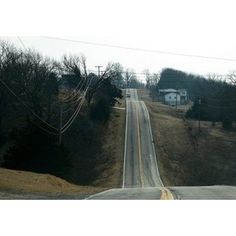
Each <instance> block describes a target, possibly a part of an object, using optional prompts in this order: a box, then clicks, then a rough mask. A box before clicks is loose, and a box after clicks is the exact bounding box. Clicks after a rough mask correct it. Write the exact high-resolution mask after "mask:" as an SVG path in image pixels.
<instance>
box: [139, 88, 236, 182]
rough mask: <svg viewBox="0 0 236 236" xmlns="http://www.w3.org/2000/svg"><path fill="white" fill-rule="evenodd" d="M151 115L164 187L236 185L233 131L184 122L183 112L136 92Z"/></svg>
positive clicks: (142, 91)
mask: <svg viewBox="0 0 236 236" xmlns="http://www.w3.org/2000/svg"><path fill="white" fill-rule="evenodd" d="M139 94H140V97H141V99H143V100H144V101H145V103H146V105H147V107H148V110H149V112H150V118H151V124H152V129H153V136H154V140H155V146H156V151H157V154H158V161H159V168H160V173H161V176H162V179H163V181H164V183H165V185H208V184H226V185H236V172H235V167H236V156H235V155H236V154H235V153H236V132H232V131H231V132H230V131H225V130H223V129H222V127H221V124H220V123H217V124H216V126H215V127H213V126H211V123H210V122H201V133H200V134H199V133H198V122H197V121H193V120H186V119H184V114H185V111H186V109H185V108H180V109H178V110H176V108H172V107H169V106H166V105H163V104H161V103H158V102H151V99H150V98H149V97H147V95H148V91H147V90H141V91H139Z"/></svg>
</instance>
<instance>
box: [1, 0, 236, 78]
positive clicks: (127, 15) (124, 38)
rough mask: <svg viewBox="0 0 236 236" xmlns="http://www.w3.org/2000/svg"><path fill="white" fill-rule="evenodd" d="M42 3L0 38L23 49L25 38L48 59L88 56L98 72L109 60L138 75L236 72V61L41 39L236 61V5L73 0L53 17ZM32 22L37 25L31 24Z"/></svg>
mask: <svg viewBox="0 0 236 236" xmlns="http://www.w3.org/2000/svg"><path fill="white" fill-rule="evenodd" d="M40 3H41V4H39V3H37V4H32V3H31V4H28V6H27V7H28V8H27V9H25V11H26V14H20V17H19V18H17V14H19V13H18V12H17V11H16V12H15V14H16V17H15V19H17V21H16V20H15V21H14V20H13V22H10V23H8V25H9V27H8V28H7V30H5V29H3V33H1V35H10V36H12V37H1V38H2V39H3V38H4V39H7V40H10V41H12V42H13V43H15V45H17V46H19V47H22V45H21V44H20V43H19V41H18V40H17V38H16V37H14V36H21V39H22V41H23V42H24V44H25V46H26V47H33V48H35V49H37V50H38V51H40V52H42V53H43V54H44V55H48V56H52V57H55V58H58V59H59V58H61V56H62V55H63V54H64V53H75V54H77V53H83V54H84V55H85V56H86V57H87V62H88V66H89V69H95V67H94V66H95V65H103V66H104V67H105V65H106V64H107V62H109V61H113V62H120V63H121V64H122V65H123V66H124V67H129V68H133V69H134V70H135V71H136V72H142V71H143V70H144V69H149V70H150V71H151V72H159V71H160V70H161V69H162V68H165V67H172V68H176V69H180V70H183V71H187V72H193V73H197V74H208V73H219V74H227V73H228V72H229V71H231V70H234V69H236V61H233V62H230V61H223V60H222V61H221V60H210V59H202V58H191V57H181V56H173V55H163V54H157V53H147V52H139V51H130V50H124V49H116V48H106V47H98V46H92V45H85V44H80V43H73V42H63V41H59V40H51V39H46V38H41V37H37V36H39V35H45V36H46V35H47V36H55V37H61V38H66V39H74V40H83V41H89V42H95V43H105V44H113V45H119V46H125V47H135V48H144V49H151V50H160V51H169V52H174V53H183V54H196V55H203V56H210V57H223V58H231V59H236V47H235V42H236V34H235V32H234V31H235V30H234V27H235V26H234V24H235V22H236V14H235V7H234V2H233V1H229V0H224V1H217V0H215V1H211V0H205V1H202V0H198V1H191V0H188V1H186V0H178V1H174V0H173V1H171V0H163V1H150V0H145V1H137V0H136V1H127V0H126V1H123V0H119V1H107V0H100V1H91V0H86V1H71V0H68V1H66V4H65V2H63V4H61V3H60V2H58V3H57V8H56V11H54V12H53V15H52V11H50V10H49V9H51V8H50V7H52V8H53V7H54V8H53V9H55V5H53V4H52V5H48V3H46V2H44V1H40ZM43 3H45V4H46V5H43ZM30 7H32V8H33V9H34V11H33V12H31V11H29V8H30ZM16 8H17V6H16ZM36 9H37V10H36ZM35 10H36V11H35ZM42 12H43V15H42ZM37 16H40V18H37ZM30 17H32V20H29V19H31V18H30ZM16 22H17V23H18V24H17V25H16ZM14 27H15V28H14ZM9 29H10V30H9ZM11 29H13V30H11ZM4 30H5V31H4ZM26 35H27V36H31V37H26ZM72 35H73V36H72ZM32 36H33V37H32Z"/></svg>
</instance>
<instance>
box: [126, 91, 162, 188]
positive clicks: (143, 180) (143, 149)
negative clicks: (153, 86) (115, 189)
mask: <svg viewBox="0 0 236 236" xmlns="http://www.w3.org/2000/svg"><path fill="white" fill-rule="evenodd" d="M126 94H127V98H126V131H125V132H126V133H125V151H124V170H123V186H122V187H123V188H137V187H160V186H163V184H162V181H161V178H160V175H159V171H158V166H157V161H156V154H155V148H154V143H153V138H152V132H151V125H150V119H149V113H148V111H147V108H146V105H145V104H144V102H143V101H139V100H138V96H137V90H136V89H127V90H126Z"/></svg>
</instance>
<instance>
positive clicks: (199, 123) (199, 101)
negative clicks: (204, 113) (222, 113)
mask: <svg viewBox="0 0 236 236" xmlns="http://www.w3.org/2000/svg"><path fill="white" fill-rule="evenodd" d="M200 106H201V98H200V97H199V98H198V133H199V134H200V132H201V121H200Z"/></svg>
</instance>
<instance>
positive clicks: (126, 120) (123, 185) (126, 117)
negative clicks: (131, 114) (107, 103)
mask: <svg viewBox="0 0 236 236" xmlns="http://www.w3.org/2000/svg"><path fill="white" fill-rule="evenodd" d="M127 123H128V101H127V99H126V116H125V147H124V164H123V184H122V188H124V187H125V161H126V142H127Z"/></svg>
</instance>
